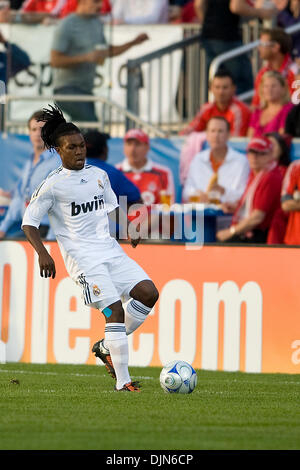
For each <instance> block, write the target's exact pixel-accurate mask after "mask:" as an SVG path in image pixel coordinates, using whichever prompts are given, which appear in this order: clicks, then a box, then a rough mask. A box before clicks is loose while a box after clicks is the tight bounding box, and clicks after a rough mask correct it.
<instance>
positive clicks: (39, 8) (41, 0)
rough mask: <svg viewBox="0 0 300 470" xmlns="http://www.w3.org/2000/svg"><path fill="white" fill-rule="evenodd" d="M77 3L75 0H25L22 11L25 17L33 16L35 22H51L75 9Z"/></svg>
mask: <svg viewBox="0 0 300 470" xmlns="http://www.w3.org/2000/svg"><path fill="white" fill-rule="evenodd" d="M76 3H77V2H76V1H74V0H25V1H24V3H23V5H22V7H21V9H20V11H21V12H22V14H23V16H24V17H27V18H30V17H32V18H33V20H35V22H42V23H43V24H50V23H51V22H53V21H55V20H56V19H58V18H63V17H64V16H66V15H67V14H70V13H71V12H72V11H74V10H75V9H76ZM27 22H29V20H27Z"/></svg>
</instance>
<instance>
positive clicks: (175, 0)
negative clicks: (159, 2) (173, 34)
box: [169, 0, 199, 23]
mask: <svg viewBox="0 0 300 470" xmlns="http://www.w3.org/2000/svg"><path fill="white" fill-rule="evenodd" d="M169 21H170V22H171V23H199V19H198V17H197V15H196V12H195V7H194V0H171V1H170V8H169Z"/></svg>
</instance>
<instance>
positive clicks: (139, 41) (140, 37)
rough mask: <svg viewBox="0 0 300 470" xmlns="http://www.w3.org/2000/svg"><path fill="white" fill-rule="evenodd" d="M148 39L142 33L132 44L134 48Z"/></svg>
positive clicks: (146, 35)
mask: <svg viewBox="0 0 300 470" xmlns="http://www.w3.org/2000/svg"><path fill="white" fill-rule="evenodd" d="M148 39H150V38H149V36H148V34H146V33H142V34H139V35H138V36H137V37H136V38H135V39H134V40H133V41H132V42H133V44H134V45H135V46H136V45H138V44H142V42H144V41H147V40H148Z"/></svg>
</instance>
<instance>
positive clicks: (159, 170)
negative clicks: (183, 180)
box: [116, 129, 175, 206]
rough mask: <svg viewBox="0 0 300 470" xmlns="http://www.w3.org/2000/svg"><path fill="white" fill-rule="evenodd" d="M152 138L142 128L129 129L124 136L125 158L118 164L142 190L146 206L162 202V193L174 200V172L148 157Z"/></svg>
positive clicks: (171, 200)
mask: <svg viewBox="0 0 300 470" xmlns="http://www.w3.org/2000/svg"><path fill="white" fill-rule="evenodd" d="M149 149H150V140H149V137H148V135H147V134H145V132H143V131H142V130H140V129H131V130H129V131H128V132H127V133H126V134H125V137H124V154H125V160H123V162H121V163H119V164H117V165H116V167H117V168H118V169H119V170H121V171H122V172H123V173H124V174H125V175H126V176H127V178H129V179H130V180H131V181H132V182H133V183H134V184H135V185H136V186H137V187H138V189H139V190H140V193H141V197H142V199H143V202H144V204H145V205H146V206H150V205H151V204H159V203H160V202H162V194H163V195H164V196H165V195H169V196H170V203H171V204H172V203H173V202H174V198H175V190H174V181H173V174H172V172H171V170H170V169H169V168H167V167H165V166H163V165H158V164H157V163H154V162H152V160H151V159H150V158H149V157H148V153H149Z"/></svg>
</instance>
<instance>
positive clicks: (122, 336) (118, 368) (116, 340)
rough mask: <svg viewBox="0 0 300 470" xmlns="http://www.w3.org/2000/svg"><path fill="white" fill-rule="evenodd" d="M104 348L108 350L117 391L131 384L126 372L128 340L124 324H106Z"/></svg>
mask: <svg viewBox="0 0 300 470" xmlns="http://www.w3.org/2000/svg"><path fill="white" fill-rule="evenodd" d="M105 347H107V349H109V352H110V356H111V360H112V363H113V366H114V369H115V372H116V376H117V384H116V387H117V389H121V388H122V387H123V385H125V384H127V383H128V382H131V378H130V375H129V371H128V339H127V335H126V329H125V325H124V323H106V327H105Z"/></svg>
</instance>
